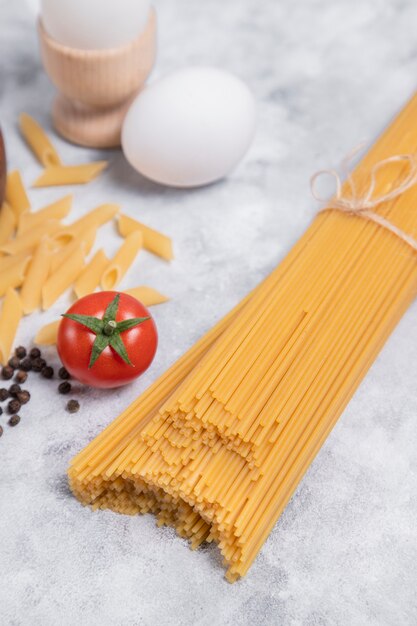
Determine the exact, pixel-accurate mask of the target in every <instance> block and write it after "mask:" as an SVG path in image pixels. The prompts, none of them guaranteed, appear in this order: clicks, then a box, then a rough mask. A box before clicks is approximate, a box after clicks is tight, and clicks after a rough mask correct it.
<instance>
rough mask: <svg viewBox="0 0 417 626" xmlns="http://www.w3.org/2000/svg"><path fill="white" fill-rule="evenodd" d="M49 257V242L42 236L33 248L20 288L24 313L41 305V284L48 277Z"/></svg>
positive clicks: (30, 311)
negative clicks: (33, 251) (34, 248)
mask: <svg viewBox="0 0 417 626" xmlns="http://www.w3.org/2000/svg"><path fill="white" fill-rule="evenodd" d="M51 258H52V257H51V252H50V249H49V243H48V240H47V238H46V237H44V238H43V239H42V240H41V242H40V243H39V245H38V247H37V248H36V250H35V253H34V255H33V258H32V260H31V262H30V265H29V267H28V271H27V273H26V276H25V279H24V281H23V285H22V289H21V290H20V299H21V302H22V309H23V313H25V315H27V314H28V313H32V312H33V311H35V310H36V309H39V308H40V306H41V300H42V298H41V294H42V286H43V285H44V284H45V282H46V280H47V278H48V274H49V268H50V263H51Z"/></svg>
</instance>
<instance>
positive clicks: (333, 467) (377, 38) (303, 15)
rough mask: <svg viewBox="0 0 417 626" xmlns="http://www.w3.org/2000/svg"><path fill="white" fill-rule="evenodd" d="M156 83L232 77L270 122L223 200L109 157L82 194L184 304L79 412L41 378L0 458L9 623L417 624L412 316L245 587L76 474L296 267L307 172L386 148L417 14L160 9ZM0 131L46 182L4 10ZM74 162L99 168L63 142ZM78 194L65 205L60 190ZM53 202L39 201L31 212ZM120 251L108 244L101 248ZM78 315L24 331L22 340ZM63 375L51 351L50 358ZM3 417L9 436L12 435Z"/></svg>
mask: <svg viewBox="0 0 417 626" xmlns="http://www.w3.org/2000/svg"><path fill="white" fill-rule="evenodd" d="M156 4H157V9H158V14H159V21H160V30H159V42H160V46H159V55H158V65H157V69H156V71H155V74H154V75H155V76H156V75H158V74H161V73H163V72H165V71H167V70H170V69H172V68H176V67H178V66H181V65H183V64H189V63H204V64H215V65H220V66H222V67H225V68H229V69H230V70H232V71H234V72H236V73H237V74H239V75H240V76H241V77H242V78H244V79H245V80H246V81H247V82H248V83H249V85H250V86H251V88H252V89H253V91H254V93H255V95H256V98H257V101H258V103H259V124H258V133H257V136H256V140H255V143H254V145H253V148H252V149H251V151H250V153H249V154H248V156H247V158H246V159H245V160H244V162H243V163H242V164H241V165H240V166H239V168H238V169H237V170H236V172H235V173H234V174H233V175H232V176H231V177H230V178H229V179H228V180H226V181H224V182H222V183H220V184H217V185H213V186H210V187H208V188H204V189H198V190H194V191H180V190H169V189H163V188H160V187H158V186H156V185H154V184H152V183H149V182H147V181H145V180H144V179H142V178H141V177H140V176H139V175H137V174H136V173H135V172H134V171H133V170H132V169H131V168H130V167H129V166H128V165H127V164H126V162H125V161H124V159H123V156H122V155H121V154H120V153H119V152H117V151H113V152H110V153H108V154H107V157H108V158H109V160H110V168H109V170H108V172H107V173H106V174H105V175H104V176H103V177H102V178H100V179H99V180H97V181H96V182H94V183H93V184H91V185H89V186H87V187H85V188H77V189H75V190H74V192H75V209H74V214H76V215H81V214H82V213H83V212H84V211H86V210H87V209H90V208H92V207H94V206H95V205H97V204H98V203H100V202H103V201H108V200H110V201H115V202H119V203H121V204H122V205H123V207H124V209H125V210H126V212H128V213H129V214H132V215H136V214H137V215H139V216H141V219H142V220H143V221H144V222H146V223H149V224H150V225H152V226H155V227H156V228H160V229H161V230H163V231H166V232H168V233H169V234H170V235H172V237H173V238H174V241H175V248H176V260H175V262H173V263H172V264H171V265H168V264H165V263H163V262H159V261H158V260H157V259H154V258H152V257H151V256H150V255H146V254H143V255H142V256H141V258H140V260H139V262H138V263H137V265H136V266H135V268H134V269H133V270H132V271H131V272H130V274H129V276H127V277H126V280H125V284H126V285H132V284H149V285H153V286H154V287H156V288H158V289H160V290H161V291H162V292H166V293H167V294H169V295H170V296H171V297H172V300H171V302H170V303H168V304H166V305H164V306H161V307H159V308H157V309H155V311H154V313H155V318H156V321H157V324H158V327H159V331H160V349H159V352H158V355H157V358H156V360H155V363H154V365H153V367H152V368H151V370H150V371H149V372H148V373H147V375H146V376H144V377H143V379H142V380H140V381H138V382H137V383H135V384H133V385H131V386H130V387H128V388H126V389H121V390H118V391H115V392H111V393H110V392H107V393H106V392H104V393H97V392H86V391H85V390H84V391H83V390H80V391H79V397H80V398H81V410H80V412H79V413H77V414H76V415H69V414H67V413H66V412H65V411H64V409H63V407H64V399H63V398H62V397H61V396H59V395H58V394H57V393H56V391H55V387H54V385H49V384H47V383H45V382H44V383H41V381H39V380H38V381H36V380H34V378H33V377H32V380H31V383H30V389H31V391H32V395H33V401H32V402H31V404H30V407H27V409H26V410H25V411H23V412H22V423H21V424H20V425H19V427H18V428H16V429H14V430H12V429H11V428H9V427H7V426H6V427H5V434H4V436H3V437H2V439H1V440H0V623H1V624H2V625H4V626H6V625H7V626H12V625H13V626H20V625H24V626H49V625H65V626H66V625H68V626H72V625H73V624H77V623H78V624H81V625H82V626H95V625H100V626H108V625H119V624H120V625H122V626H136V625H142V624H143V625H146V626H148V625H149V626H151V625H154V624H159V625H162V626H165V625H178V626H180V625H184V626H189V625H191V624H193V625H198V626H213V625H216V626H221V625H228V626H244V625H245V626H255V625H258V624H262V625H263V624H265V625H283V626H287V625H298V624H300V625H301V624H302V625H305V626H313V625H314V626H318V625H320V626H324V625H329V626H337V625H341V626H347V625H349V626H350V625H352V626H360V625H368V624H370V625H375V626H376V625H378V626H382V625H389V626H391V625H392V626H394V625H395V626H397V625H401V626H405V625H414V624H416V623H417V595H416V580H417V531H416V517H417V498H416V493H417V452H416V450H417V418H416V415H417V331H416V326H417V324H416V321H417V304H415V305H413V306H412V307H411V309H410V310H409V311H408V312H407V314H406V315H405V317H404V318H403V320H402V321H401V323H400V324H399V326H398V328H397V329H396V331H395V333H394V334H393V336H392V337H391V339H390V340H389V342H388V344H387V345H386V347H385V349H384V350H383V352H382V354H381V355H380V357H379V358H378V360H377V361H376V363H375V364H374V366H373V367H372V370H371V371H370V373H369V374H368V376H367V378H366V380H365V382H364V383H363V384H362V386H361V387H360V389H359V391H358V393H357V394H356V396H355V397H354V399H353V400H352V402H351V403H350V405H349V407H348V409H347V410H346V411H345V413H344V415H343V416H342V418H341V419H340V421H339V423H338V424H337V426H336V428H335V429H334V431H333V433H332V434H331V436H330V437H329V439H328V441H327V442H326V444H325V445H324V447H323V449H322V450H321V452H320V454H319V456H318V457H317V459H316V461H315V462H314V464H313V465H312V467H311V469H310V470H309V472H308V474H307V475H306V477H305V479H304V480H303V482H302V484H301V485H300V487H299V488H298V490H297V492H296V494H295V496H294V498H293V499H292V501H291V502H290V504H289V506H288V507H287V509H286V511H285V513H284V514H283V515H282V517H281V519H280V520H279V522H278V524H277V525H276V527H275V529H274V531H273V532H272V534H271V536H270V538H269V539H268V541H267V542H266V544H265V546H264V548H263V549H262V552H261V553H260V555H259V557H258V559H257V560H256V562H255V564H254V566H253V567H252V570H251V571H250V573H249V575H248V576H247V578H246V579H245V580H243V581H241V582H239V583H238V584H236V585H234V586H230V585H229V584H228V583H227V582H225V580H224V579H223V571H222V568H221V566H220V562H219V557H218V554H217V552H216V550H215V549H214V548H211V547H210V548H209V549H203V550H200V551H198V552H191V551H190V550H189V549H188V547H187V544H186V542H185V541H183V540H181V539H178V538H177V537H176V536H175V535H174V532H173V531H171V530H169V529H163V530H160V529H157V528H156V527H155V525H154V520H153V518H152V517H144V518H140V517H138V518H129V517H122V516H118V515H115V514H113V513H111V512H101V513H96V514H93V513H91V512H90V511H89V510H87V509H83V508H82V507H81V506H80V505H79V503H78V502H77V501H76V500H75V499H74V498H73V497H72V496H71V494H70V493H69V491H68V487H67V483H66V478H65V470H66V467H67V465H68V461H69V459H70V458H71V457H72V456H73V455H74V454H75V453H76V452H77V451H78V450H79V449H80V448H81V447H83V446H84V445H85V444H86V443H87V442H88V441H90V440H91V438H92V437H94V435H96V434H97V433H98V432H100V431H101V429H102V428H103V427H104V426H105V425H106V424H108V423H109V422H110V421H111V420H112V419H113V418H114V417H115V416H116V415H117V414H118V413H119V411H120V410H121V409H122V408H124V407H125V406H127V405H128V403H129V402H130V401H131V400H133V398H135V397H136V396H137V395H138V394H139V393H140V392H141V391H142V390H143V389H144V388H145V387H146V386H147V385H148V384H149V382H150V381H152V380H153V379H154V378H155V377H156V376H157V375H158V374H160V373H161V372H162V371H163V370H165V368H166V367H167V366H168V365H169V364H170V363H171V362H172V361H173V360H174V359H175V358H176V357H177V356H179V355H180V354H181V353H182V352H183V351H184V349H185V348H187V347H188V346H190V345H191V344H192V343H193V342H194V340H196V339H197V338H198V337H199V336H200V335H201V334H202V333H203V332H204V331H205V330H206V329H208V328H209V327H210V326H211V325H212V324H213V322H214V321H215V320H217V319H218V318H219V316H220V315H221V314H222V313H224V312H226V311H227V310H228V309H229V308H231V307H232V306H233V305H234V304H235V303H236V302H237V301H238V300H239V299H240V298H241V297H242V296H243V295H244V294H246V293H247V291H248V290H249V289H250V288H251V287H253V286H254V285H255V284H256V283H257V282H258V281H259V280H260V279H261V278H263V277H264V276H265V275H266V274H267V273H268V272H269V271H270V270H271V269H272V268H273V267H274V266H275V265H276V264H277V262H278V261H279V260H280V259H281V258H282V257H283V255H284V254H285V253H286V251H287V250H288V249H289V248H290V246H291V245H292V244H293V242H294V241H295V240H296V238H297V237H298V236H299V235H300V234H301V233H302V232H303V230H304V229H305V227H306V225H307V224H308V222H309V220H310V218H311V216H312V214H313V212H314V210H315V206H314V203H313V202H312V200H311V197H310V194H309V186H308V179H309V176H310V175H311V173H312V172H313V171H314V170H316V169H318V168H320V167H324V166H329V165H335V164H337V163H338V161H339V159H340V158H341V157H342V156H343V155H344V154H346V153H347V152H348V151H349V150H350V149H351V148H352V146H354V145H355V144H356V143H357V142H358V141H360V140H361V139H363V138H364V137H366V138H369V139H371V140H372V138H373V137H375V135H376V134H377V133H378V132H379V131H380V130H381V129H382V128H383V126H384V124H386V123H387V121H388V120H389V119H390V118H391V116H392V115H393V114H394V113H395V112H396V111H397V110H398V108H399V107H400V106H401V105H402V104H403V103H404V102H405V101H406V99H407V98H408V97H409V96H410V94H411V93H412V91H413V89H414V88H415V86H416V76H417V45H416V41H417V40H416V35H415V27H414V26H413V24H414V25H415V23H416V21H417V5H416V3H415V2H414V1H413V0H361V1H359V0H356V1H355V0H353V1H352V0H339V1H338V2H331V1H330V0H314V1H311V0H299V1H298V2H293V1H292V0H279V1H277V0H229V1H228V2H224V0H210V2H206V3H200V2H194V1H193V0H176V1H175V2H172V0H157V3H156ZM0 26H1V32H0V121H1V125H2V127H3V129H4V131H5V135H6V141H7V148H8V155H9V165H10V167H12V168H15V167H18V168H20V169H21V170H22V172H23V176H24V179H25V181H26V183H27V184H30V183H31V182H32V181H33V180H34V178H35V177H36V175H37V174H38V172H39V167H38V165H37V164H36V163H35V161H34V159H33V157H32V155H31V154H30V153H29V152H28V150H27V149H26V148H25V146H24V145H23V143H22V140H21V139H20V137H19V135H18V132H17V129H16V120H17V114H18V112H20V111H22V110H25V111H28V112H29V113H31V114H33V115H34V116H35V117H36V118H38V119H39V120H40V121H41V122H42V124H44V125H46V127H47V128H48V129H50V121H49V117H48V109H49V106H50V102H51V100H52V97H53V89H52V87H51V85H50V84H49V82H48V79H47V77H46V76H45V74H44V72H43V70H42V68H41V66H40V62H39V56H38V50H37V43H36V36H35V29H34V18H33V15H32V14H31V12H30V10H29V9H28V8H27V5H26V4H25V3H24V2H23V0H14V1H13V2H10V1H9V0H0ZM54 140H55V141H56V144H57V146H58V148H59V149H60V151H61V152H62V155H63V157H64V159H65V160H66V161H67V162H68V163H75V162H79V161H81V160H84V159H85V160H91V159H93V158H96V157H99V156H100V157H101V156H102V155H101V154H100V153H95V152H94V151H87V150H82V149H79V148H75V147H73V146H70V145H68V144H66V143H65V142H63V141H62V140H60V139H59V138H54ZM66 191H67V190H62V193H64V192H66ZM60 194H61V191H59V190H53V189H49V190H44V191H37V190H34V191H32V192H31V194H30V197H31V200H32V202H33V205H34V207H40V206H42V204H44V203H45V202H48V201H52V200H53V199H55V198H57V197H59V195H60ZM101 243H102V244H103V245H104V246H105V247H106V249H107V250H108V252H109V253H111V252H112V251H114V250H115V249H116V247H117V245H118V238H117V236H116V234H115V233H114V232H113V230H112V229H111V228H110V227H106V228H105V229H104V230H103V233H102V235H101ZM66 304H67V300H66V299H65V298H63V299H62V300H60V301H59V302H58V303H57V304H56V305H55V306H54V307H53V310H51V311H50V312H48V313H47V314H43V315H37V316H36V315H35V316H33V317H31V318H30V319H26V320H25V322H24V324H23V325H22V327H21V330H20V331H19V338H18V340H19V343H20V342H23V343H24V342H29V341H30V339H31V337H33V332H34V329H35V328H36V327H38V326H39V325H40V324H41V323H42V322H44V321H48V320H49V319H53V318H54V317H56V315H57V314H58V313H59V312H60V311H62V309H63V308H64V307H65V305H66ZM49 358H50V359H51V360H52V361H53V360H54V358H55V357H54V354H53V351H50V355H49ZM5 421H6V420H5V419H4V416H3V417H2V418H0V423H2V424H3V425H4V423H5Z"/></svg>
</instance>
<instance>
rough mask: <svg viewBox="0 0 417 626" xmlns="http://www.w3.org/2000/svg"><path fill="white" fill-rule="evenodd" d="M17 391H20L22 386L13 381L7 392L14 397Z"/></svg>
mask: <svg viewBox="0 0 417 626" xmlns="http://www.w3.org/2000/svg"><path fill="white" fill-rule="evenodd" d="M19 391H22V388H21V386H20V385H18V384H17V383H13V385H10V387H9V394H10V395H11V396H13V397H14V398H16V397H17V394H18V393H19Z"/></svg>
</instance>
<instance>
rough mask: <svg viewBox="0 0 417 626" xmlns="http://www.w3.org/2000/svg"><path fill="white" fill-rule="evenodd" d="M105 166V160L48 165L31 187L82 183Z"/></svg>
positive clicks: (91, 178) (89, 179) (92, 177)
mask: <svg viewBox="0 0 417 626" xmlns="http://www.w3.org/2000/svg"><path fill="white" fill-rule="evenodd" d="M105 167H107V161H96V162H92V163H83V164H82V165H52V166H48V167H47V168H46V169H45V170H44V171H43V172H42V174H41V175H40V176H39V178H37V179H36V180H35V182H34V183H33V185H32V187H56V186H59V185H84V184H85V183H89V182H90V181H91V180H93V179H94V178H96V177H97V176H98V175H99V174H100V173H101V172H102V171H103V170H104V168H105Z"/></svg>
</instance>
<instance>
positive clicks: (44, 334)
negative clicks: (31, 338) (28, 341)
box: [35, 320, 61, 346]
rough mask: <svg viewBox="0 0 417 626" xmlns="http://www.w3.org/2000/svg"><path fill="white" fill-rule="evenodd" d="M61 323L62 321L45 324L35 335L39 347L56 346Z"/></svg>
mask: <svg viewBox="0 0 417 626" xmlns="http://www.w3.org/2000/svg"><path fill="white" fill-rule="evenodd" d="M60 323H61V320H55V321H54V322H51V323H50V324H45V326H42V328H40V329H39V330H38V332H37V333H36V335H35V343H37V344H38V345H39V346H53V345H54V344H56V340H57V335H58V327H59V324H60Z"/></svg>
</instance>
